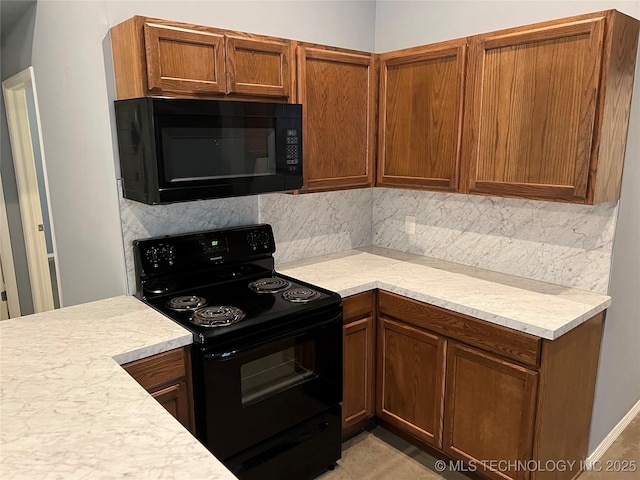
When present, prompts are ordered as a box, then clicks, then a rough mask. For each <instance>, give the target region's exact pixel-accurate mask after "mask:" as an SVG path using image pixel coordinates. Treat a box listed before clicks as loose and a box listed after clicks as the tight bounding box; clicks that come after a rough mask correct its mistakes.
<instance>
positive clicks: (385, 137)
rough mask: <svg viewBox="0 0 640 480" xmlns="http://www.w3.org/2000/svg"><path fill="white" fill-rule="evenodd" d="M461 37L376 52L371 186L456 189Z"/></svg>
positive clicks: (461, 102) (461, 103)
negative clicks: (375, 166)
mask: <svg viewBox="0 0 640 480" xmlns="http://www.w3.org/2000/svg"><path fill="white" fill-rule="evenodd" d="M465 50H466V39H461V40H455V41H450V42H443V43H439V44H434V45H427V46H424V47H417V48H411V49H407V50H400V51H397V52H391V53H386V54H382V55H380V115H379V128H380V131H379V149H378V150H379V151H378V175H377V185H379V186H389V187H393V186H398V187H412V188H427V189H429V190H444V191H456V190H457V189H458V172H459V164H460V141H461V128H462V113H463V111H462V107H463V87H464V64H465Z"/></svg>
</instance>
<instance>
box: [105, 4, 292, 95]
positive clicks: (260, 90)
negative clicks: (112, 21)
mask: <svg viewBox="0 0 640 480" xmlns="http://www.w3.org/2000/svg"><path fill="white" fill-rule="evenodd" d="M110 33H111V45H112V51H113V64H114V73H115V80H116V96H117V98H118V99H122V98H134V97H143V96H149V95H164V96H171V97H195V98H198V97H200V98H207V97H209V98H227V99H233V98H235V97H239V98H245V99H250V100H261V99H264V98H269V99H272V100H273V101H286V100H287V99H290V97H292V95H291V83H292V73H293V72H292V68H291V57H292V48H293V47H292V45H293V44H292V42H291V41H289V40H284V39H279V38H273V37H266V36H262V35H254V34H249V33H244V32H235V31H230V30H222V29H218V28H211V27H206V26H202V25H192V24H186V23H179V22H172V21H169V20H161V19H154V18H148V17H142V16H135V17H132V18H130V19H129V20H127V21H125V22H122V23H120V24H118V25H116V26H114V27H113V28H112V29H111V31H110Z"/></svg>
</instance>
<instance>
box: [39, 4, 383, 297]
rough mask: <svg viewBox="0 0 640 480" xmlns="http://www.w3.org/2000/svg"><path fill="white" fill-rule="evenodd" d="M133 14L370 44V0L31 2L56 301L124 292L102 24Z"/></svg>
mask: <svg viewBox="0 0 640 480" xmlns="http://www.w3.org/2000/svg"><path fill="white" fill-rule="evenodd" d="M136 14H140V15H148V16H155V17H159V18H168V19H172V20H177V21H184V22H192V23H198V24H205V25H213V26H217V27H223V28H231V29H238V30H243V31H249V32H254V33H262V34H267V35H275V36H281V37H286V38H296V39H300V40H306V41H313V42H321V43H325V44H330V45H341V46H344V47H350V48H356V49H365V50H373V47H374V35H373V24H374V17H375V4H374V3H371V2H331V1H327V2H324V1H319V2H318V1H313V2H295V3H294V2H216V1H212V2H198V1H195V2H189V1H172V2H162V1H160V2H155V1H154V2H146V1H138V2H135V1H133V2H110V1H107V0H102V1H91V2H82V1H56V2H49V1H41V2H39V3H38V5H37V10H36V22H35V33H34V38H33V66H34V69H35V76H36V83H37V86H38V96H39V102H40V105H39V107H40V114H41V121H42V129H43V142H44V149H45V154H46V158H47V167H48V175H49V188H50V194H51V208H52V217H53V218H52V221H53V224H54V226H55V231H56V244H57V248H58V259H59V275H60V281H61V289H62V291H61V294H62V297H63V301H64V304H65V305H73V304H77V303H82V302H86V301H90V300H95V299H99V298H106V297H110V296H114V295H119V294H124V293H126V292H127V282H126V274H125V260H124V253H123V252H124V249H123V239H122V232H121V222H120V205H119V201H118V199H119V195H118V189H117V181H116V174H117V173H116V172H117V168H116V163H115V162H116V159H117V155H116V149H115V148H114V140H115V135H114V134H113V99H114V88H113V75H112V71H111V54H110V48H109V45H110V44H109V37H108V32H109V29H110V28H111V27H112V26H113V25H116V24H117V23H120V22H121V21H123V20H126V19H127V18H129V17H131V16H133V15H136Z"/></svg>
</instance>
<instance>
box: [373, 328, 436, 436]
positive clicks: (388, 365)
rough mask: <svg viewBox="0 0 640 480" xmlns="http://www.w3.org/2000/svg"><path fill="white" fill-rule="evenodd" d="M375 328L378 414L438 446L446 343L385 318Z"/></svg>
mask: <svg viewBox="0 0 640 480" xmlns="http://www.w3.org/2000/svg"><path fill="white" fill-rule="evenodd" d="M378 325H379V327H378V367H377V368H378V381H377V395H376V397H377V402H376V413H377V415H378V416H379V417H380V418H381V419H383V420H385V421H387V422H388V423H389V424H391V425H394V426H395V427H397V428H400V429H402V430H404V431H405V432H408V433H410V434H411V435H413V436H415V437H416V438H418V439H420V440H423V441H425V442H427V443H430V444H431V445H434V446H435V447H440V446H441V445H442V435H441V431H442V403H443V397H444V368H445V367H444V366H445V345H446V341H445V339H444V338H443V337H439V336H437V335H433V334H431V333H427V332H425V331H423V330H419V329H417V328H413V327H410V326H408V325H405V324H402V323H399V322H396V321H394V320H391V319H388V318H385V317H380V318H379V319H378Z"/></svg>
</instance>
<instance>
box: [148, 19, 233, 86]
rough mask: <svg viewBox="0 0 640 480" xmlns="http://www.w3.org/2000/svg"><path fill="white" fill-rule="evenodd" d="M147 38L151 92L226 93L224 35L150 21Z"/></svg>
mask: <svg viewBox="0 0 640 480" xmlns="http://www.w3.org/2000/svg"><path fill="white" fill-rule="evenodd" d="M144 36H145V49H146V59H147V80H148V88H149V91H150V92H151V93H156V94H158V93H163V92H175V93H181V94H203V95H205V94H206V95H211V94H220V95H223V94H224V93H225V90H226V76H225V67H224V52H223V45H224V37H223V35H220V34H216V33H211V32H206V31H199V30H188V29H185V28H178V27H172V26H170V25H160V24H154V23H148V22H147V23H145V24H144Z"/></svg>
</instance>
